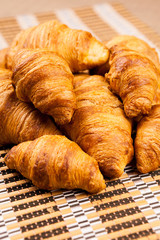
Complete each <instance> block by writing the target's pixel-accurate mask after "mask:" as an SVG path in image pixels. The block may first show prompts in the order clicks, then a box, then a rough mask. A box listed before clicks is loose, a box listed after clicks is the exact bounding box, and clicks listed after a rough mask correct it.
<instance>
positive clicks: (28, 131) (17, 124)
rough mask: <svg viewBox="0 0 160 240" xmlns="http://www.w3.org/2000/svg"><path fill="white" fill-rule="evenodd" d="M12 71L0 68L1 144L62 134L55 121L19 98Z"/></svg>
mask: <svg viewBox="0 0 160 240" xmlns="http://www.w3.org/2000/svg"><path fill="white" fill-rule="evenodd" d="M11 76H12V72H11V71H9V70H6V69H0V136H1V137H0V145H6V144H17V143H20V142H23V141H27V140H33V139H35V138H37V137H40V136H42V135H45V134H60V131H59V130H58V129H57V127H56V126H55V125H54V123H53V121H52V120H51V119H50V118H49V117H48V116H47V115H44V114H42V113H41V112H40V111H39V110H37V109H35V108H34V107H33V105H31V104H28V103H24V102H21V101H20V100H18V99H17V97H16V94H15V91H14V88H13V86H12V81H11Z"/></svg>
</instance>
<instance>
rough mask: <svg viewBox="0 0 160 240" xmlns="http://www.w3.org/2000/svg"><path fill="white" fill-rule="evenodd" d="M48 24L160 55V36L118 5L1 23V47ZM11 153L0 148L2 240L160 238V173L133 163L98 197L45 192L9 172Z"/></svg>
mask: <svg viewBox="0 0 160 240" xmlns="http://www.w3.org/2000/svg"><path fill="white" fill-rule="evenodd" d="M50 19H59V20H61V21H62V22H64V23H66V24H67V25H69V26H70V27H72V28H79V29H84V30H88V31H90V32H91V33H93V35H95V36H96V37H97V38H99V39H101V40H102V41H104V40H108V39H110V38H111V37H113V36H115V35H116V34H117V33H118V34H131V35H135V36H137V37H140V38H142V39H144V40H145V41H147V42H148V43H149V44H150V45H152V46H153V47H155V48H156V49H157V51H158V52H159V48H160V36H159V35H158V34H157V33H155V32H154V31H153V30H152V29H151V28H150V27H148V26H147V25H145V24H144V23H142V22H141V21H140V20H139V19H137V18H136V17H134V16H133V15H131V14H130V13H129V12H128V11H127V10H126V9H125V8H124V6H123V5H121V4H119V3H118V2H115V3H113V4H107V3H105V4H97V5H93V6H91V7H83V8H77V9H70V8H67V9H62V10H55V11H51V12H46V13H38V14H34V15H32V14H28V15H19V16H16V17H9V18H3V19H0V48H4V47H7V46H8V45H9V44H10V43H11V41H12V38H13V37H14V36H15V35H16V34H17V33H18V32H19V31H20V30H21V29H26V28H28V27H31V26H33V25H36V24H38V23H41V22H44V21H47V20H50ZM7 151H8V149H6V148H1V149H0V170H1V171H0V240H7V239H11V240H17V239H25V240H33V239H34V240H36V239H67V240H71V239H74V240H80V239H92V240H95V239H99V240H100V239H110V240H126V239H143V240H148V239H150V240H154V239H160V203H159V200H160V170H157V171H154V172H151V173H147V174H139V173H138V172H137V171H136V168H135V165H134V163H133V164H132V165H129V166H127V167H126V168H125V173H124V174H123V175H122V176H121V177H120V178H119V179H115V180H114V181H113V180H110V181H109V180H106V190H105V191H103V192H101V193H100V194H96V195H89V194H87V193H86V192H84V191H81V190H75V191H62V190H57V191H51V192H47V191H41V190H39V189H37V188H36V187H34V186H33V185H32V184H31V182H30V181H29V180H27V179H25V178H23V177H22V176H21V175H20V174H19V173H17V172H15V171H14V170H10V169H8V168H7V167H6V165H5V163H4V159H3V157H4V156H5V154H6V152H7Z"/></svg>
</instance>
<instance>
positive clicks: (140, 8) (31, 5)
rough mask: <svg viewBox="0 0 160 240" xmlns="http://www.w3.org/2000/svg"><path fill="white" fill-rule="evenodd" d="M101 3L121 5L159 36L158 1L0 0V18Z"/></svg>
mask: <svg viewBox="0 0 160 240" xmlns="http://www.w3.org/2000/svg"><path fill="white" fill-rule="evenodd" d="M103 2H120V3H123V5H124V6H125V7H126V8H127V9H128V10H129V11H130V12H132V13H133V14H134V15H135V16H137V17H138V18H139V19H140V20H142V21H143V22H145V23H147V24H148V25H149V26H151V27H152V28H153V29H154V30H155V31H156V32H157V33H159V34H160V0H88V1H86V0H5V1H4V0H0V18H3V17H9V16H15V15H19V14H29V13H39V12H49V11H52V10H53V9H59V8H75V7H82V6H90V5H93V4H96V3H103Z"/></svg>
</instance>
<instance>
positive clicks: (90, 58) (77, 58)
mask: <svg viewBox="0 0 160 240" xmlns="http://www.w3.org/2000/svg"><path fill="white" fill-rule="evenodd" d="M22 48H48V49H49V50H52V51H54V52H56V53H58V54H59V55H61V56H62V57H63V58H64V59H65V60H66V61H67V62H68V64H69V66H70V68H71V70H72V71H73V72H77V71H81V70H85V69H89V68H92V67H94V66H96V65H99V64H102V63H104V62H106V61H107V59H108V56H109V52H108V49H107V48H106V47H105V46H104V45H103V44H102V43H101V42H99V41H98V40H96V39H95V38H94V37H93V36H92V35H91V33H89V32H86V31H82V30H77V29H71V28H69V27H67V26H66V25H65V24H62V23H60V22H59V21H57V20H52V21H48V22H45V23H42V24H39V25H38V26H35V27H32V28H29V29H27V30H24V31H22V32H20V33H19V34H18V35H17V36H16V37H15V39H14V40H13V42H12V44H11V47H10V51H9V53H8V57H7V66H8V68H11V67H12V59H13V56H14V54H15V52H16V51H18V50H20V49H22Z"/></svg>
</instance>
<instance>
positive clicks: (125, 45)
mask: <svg viewBox="0 0 160 240" xmlns="http://www.w3.org/2000/svg"><path fill="white" fill-rule="evenodd" d="M103 44H104V45H105V46H106V47H107V48H108V49H111V48H112V47H113V46H114V48H116V51H117V52H118V51H121V50H126V49H128V50H132V51H136V52H138V53H140V54H143V55H145V56H146V57H147V58H149V59H150V60H151V61H152V62H153V63H154V64H155V65H156V67H157V68H159V58H158V54H157V52H156V51H155V49H154V48H151V47H150V46H149V45H148V44H147V43H146V42H145V41H143V40H142V39H139V38H137V37H135V36H130V35H117V36H116V37H114V38H112V39H111V40H110V41H105V42H103ZM109 68H110V66H109V63H108V61H107V63H104V64H103V65H100V66H97V67H95V68H94V69H91V73H92V74H99V75H103V76H104V75H105V73H107V72H108V71H109Z"/></svg>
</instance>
